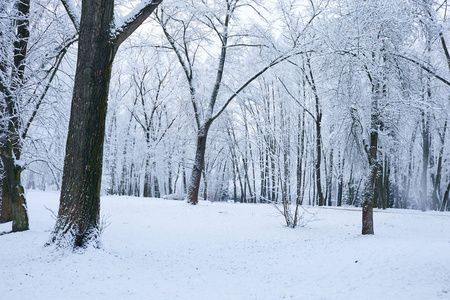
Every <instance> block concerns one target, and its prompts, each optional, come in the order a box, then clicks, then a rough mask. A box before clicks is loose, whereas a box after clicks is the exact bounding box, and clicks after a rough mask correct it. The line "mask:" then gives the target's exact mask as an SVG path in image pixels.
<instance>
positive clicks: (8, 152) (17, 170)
mask: <svg viewBox="0 0 450 300" xmlns="http://www.w3.org/2000/svg"><path fill="white" fill-rule="evenodd" d="M13 153H14V152H13V143H12V142H11V141H10V140H9V141H3V143H2V146H1V158H2V162H3V169H4V171H5V179H4V180H5V183H6V184H5V185H4V186H3V190H2V193H3V194H7V196H6V197H5V199H7V201H6V203H7V204H8V198H9V199H10V203H11V217H12V222H13V223H12V231H13V232H16V231H24V230H28V229H29V225H28V213H27V205H26V201H25V193H24V189H23V187H22V185H21V180H20V177H21V174H22V167H21V166H20V165H19V164H17V163H16V161H15V160H16V159H17V160H19V159H20V157H19V158H17V157H16V156H15V155H20V153H19V152H18V151H15V153H14V154H13ZM6 208H8V207H6ZM8 210H9V208H8Z"/></svg>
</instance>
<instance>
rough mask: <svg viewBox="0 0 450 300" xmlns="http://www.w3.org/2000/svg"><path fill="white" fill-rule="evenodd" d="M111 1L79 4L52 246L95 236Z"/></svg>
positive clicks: (74, 243) (109, 59) (79, 244)
mask: <svg viewBox="0 0 450 300" xmlns="http://www.w3.org/2000/svg"><path fill="white" fill-rule="evenodd" d="M113 9H114V1H113V0H95V2H94V3H92V1H83V2H82V18H81V26H80V33H79V42H78V60H77V70H76V76H75V85H74V92H73V99H72V108H71V115H70V122H69V135H68V137H67V143H66V157H65V161H64V172H63V181H62V187H61V198H60V206H59V212H58V219H57V222H56V226H55V229H54V232H53V237H52V241H53V242H55V243H56V244H58V245H61V244H63V246H71V247H74V248H75V247H85V246H86V245H87V244H88V243H89V242H90V241H96V240H97V237H98V235H99V228H98V227H99V212H100V182H101V173H102V159H103V141H104V135H105V116H106V109H107V99H108V89H109V82H110V79H111V67H112V63H113V59H114V55H115V51H116V49H115V47H114V44H112V43H110V39H109V30H110V25H111V22H112V21H113Z"/></svg>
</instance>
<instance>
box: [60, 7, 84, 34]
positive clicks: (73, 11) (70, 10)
mask: <svg viewBox="0 0 450 300" xmlns="http://www.w3.org/2000/svg"><path fill="white" fill-rule="evenodd" d="M61 2H62V4H63V5H64V8H65V9H66V11H67V14H68V15H69V18H70V20H71V21H72V23H73V26H75V30H76V31H77V32H80V20H81V10H80V9H79V8H78V7H77V6H76V5H75V3H74V2H73V0H61Z"/></svg>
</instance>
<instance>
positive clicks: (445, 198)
mask: <svg viewBox="0 0 450 300" xmlns="http://www.w3.org/2000/svg"><path fill="white" fill-rule="evenodd" d="M449 192H450V182H449V184H448V185H447V189H446V190H445V193H444V199H442V205H441V211H445V207H446V206H447V205H448V204H447V203H448V194H449Z"/></svg>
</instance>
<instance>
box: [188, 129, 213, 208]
mask: <svg viewBox="0 0 450 300" xmlns="http://www.w3.org/2000/svg"><path fill="white" fill-rule="evenodd" d="M208 130H209V125H204V126H202V127H201V128H200V129H199V131H198V133H197V147H196V151H195V161H194V166H193V168H192V173H191V179H190V181H189V187H188V196H187V200H188V202H189V203H191V204H192V205H196V204H197V203H198V190H199V188H200V180H201V177H202V170H203V164H204V162H205V150H206V139H207V136H208Z"/></svg>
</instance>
